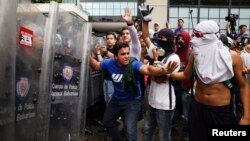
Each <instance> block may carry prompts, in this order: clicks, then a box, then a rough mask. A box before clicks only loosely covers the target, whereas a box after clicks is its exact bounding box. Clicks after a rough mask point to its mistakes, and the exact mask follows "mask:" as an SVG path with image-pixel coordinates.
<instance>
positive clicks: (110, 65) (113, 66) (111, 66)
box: [100, 58, 143, 100]
mask: <svg viewBox="0 0 250 141" xmlns="http://www.w3.org/2000/svg"><path fill="white" fill-rule="evenodd" d="M142 65H143V63H142V62H140V61H133V62H132V68H133V71H134V75H135V79H136V83H137V86H138V90H139V94H132V93H130V92H129V91H125V92H124V93H122V92H121V84H122V77H123V73H124V70H125V67H124V68H122V67H120V66H118V64H117V62H116V60H115V59H114V58H110V59H105V60H103V61H102V62H101V63H100V66H101V69H102V70H106V71H107V72H108V73H109V75H110V76H111V80H112V82H113V85H114V95H113V96H114V97H115V98H116V99H119V100H127V99H141V88H140V82H139V80H140V76H141V74H140V73H139V69H140V67H141V66H142Z"/></svg>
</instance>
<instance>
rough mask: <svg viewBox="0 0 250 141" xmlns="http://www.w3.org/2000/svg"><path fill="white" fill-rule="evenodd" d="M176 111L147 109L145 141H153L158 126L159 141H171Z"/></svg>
mask: <svg viewBox="0 0 250 141" xmlns="http://www.w3.org/2000/svg"><path fill="white" fill-rule="evenodd" d="M173 117H174V110H159V109H155V108H153V107H151V106H150V105H149V106H148V108H147V112H146V116H145V126H144V139H143V141H152V138H153V134H154V130H155V128H156V126H158V128H159V141H171V130H172V119H173Z"/></svg>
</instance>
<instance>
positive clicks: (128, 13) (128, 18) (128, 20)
mask: <svg viewBox="0 0 250 141" xmlns="http://www.w3.org/2000/svg"><path fill="white" fill-rule="evenodd" d="M122 18H123V20H124V21H125V22H126V23H127V24H133V18H132V14H131V9H130V8H128V7H126V8H125V9H124V15H123V16H122Z"/></svg>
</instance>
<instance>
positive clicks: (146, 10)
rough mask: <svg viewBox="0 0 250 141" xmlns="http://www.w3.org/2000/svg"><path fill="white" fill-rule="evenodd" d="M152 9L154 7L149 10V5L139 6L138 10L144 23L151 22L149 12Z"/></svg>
mask: <svg viewBox="0 0 250 141" xmlns="http://www.w3.org/2000/svg"><path fill="white" fill-rule="evenodd" d="M153 9H154V7H151V9H149V5H145V4H144V3H142V4H141V5H140V6H139V10H140V12H141V15H142V16H143V20H144V21H146V22H150V21H151V20H152V16H151V12H152V11H153Z"/></svg>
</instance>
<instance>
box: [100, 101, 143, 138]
mask: <svg viewBox="0 0 250 141" xmlns="http://www.w3.org/2000/svg"><path fill="white" fill-rule="evenodd" d="M140 109H141V101H140V100H135V99H132V100H122V101H119V100H117V99H115V98H112V99H111V100H110V102H109V104H108V107H107V108H106V110H105V113H104V118H103V124H104V127H105V128H106V129H107V131H108V133H109V134H110V135H111V137H112V141H122V139H121V136H120V133H119V130H118V127H117V125H116V121H117V119H118V118H119V117H120V116H121V117H122V120H123V122H124V124H123V125H124V130H125V138H126V141H136V140H137V134H136V133H137V121H138V117H139V112H140Z"/></svg>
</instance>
